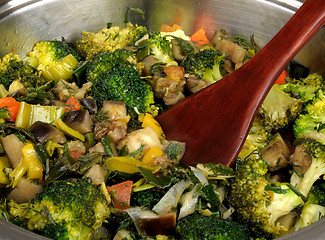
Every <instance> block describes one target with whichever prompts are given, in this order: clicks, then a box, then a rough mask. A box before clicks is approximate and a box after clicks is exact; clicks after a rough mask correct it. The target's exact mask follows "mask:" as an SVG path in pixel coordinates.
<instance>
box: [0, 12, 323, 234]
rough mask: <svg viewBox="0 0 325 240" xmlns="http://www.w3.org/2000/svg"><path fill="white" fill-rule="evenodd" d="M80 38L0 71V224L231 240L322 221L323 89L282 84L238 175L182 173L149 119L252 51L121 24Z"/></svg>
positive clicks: (219, 40)
mask: <svg viewBox="0 0 325 240" xmlns="http://www.w3.org/2000/svg"><path fill="white" fill-rule="evenodd" d="M129 10H132V11H140V10H138V9H132V8H129ZM140 12H141V11H140ZM82 35H84V37H83V38H82V39H80V40H79V41H77V42H76V44H75V45H73V44H70V43H68V42H66V41H65V40H61V41H59V40H52V41H40V42H38V43H36V44H35V46H34V48H33V49H32V50H31V52H30V53H29V54H27V55H28V57H26V58H25V59H24V60H21V59H20V57H19V56H17V55H15V54H14V53H11V54H8V55H6V56H5V57H4V58H3V59H2V61H1V62H0V84H1V85H0V97H1V98H0V139H1V145H0V192H1V201H0V217H1V218H3V219H6V220H7V221H10V222H13V223H15V224H17V225H19V226H22V227H24V228H26V229H28V230H30V231H33V232H35V233H38V234H41V235H43V236H46V237H49V238H52V239H94V240H95V239H167V240H173V239H188V240H190V239H191V240H192V239H227V240H228V239H229V240H230V239H271V238H275V237H279V236H282V235H285V234H287V233H289V232H291V231H294V230H298V229H301V228H303V227H306V226H308V225H309V224H311V223H312V222H315V221H317V220H319V219H320V218H322V217H323V216H324V215H325V204H324V196H325V194H324V192H325V191H324V189H325V188H324V184H325V183H324V174H325V166H324V156H325V155H324V153H325V147H324V144H325V138H324V136H323V135H324V133H323V129H324V127H323V125H324V121H323V119H324V117H323V115H324V111H323V105H324V104H323V102H324V96H323V95H324V93H323V91H324V84H323V78H322V76H321V75H319V74H317V73H313V74H310V75H306V69H305V68H303V67H302V66H301V65H298V64H296V63H294V64H290V65H289V68H287V69H286V70H285V71H283V75H282V76H281V77H280V78H279V81H278V82H277V83H276V84H275V85H274V86H273V87H272V89H271V91H270V93H269V94H268V96H267V98H266V99H265V101H264V103H263V105H262V107H261V108H260V111H259V112H258V115H257V116H256V118H255V120H254V122H253V125H252V127H251V129H250V131H249V134H248V136H247V138H246V141H245V143H244V145H243V147H242V149H241V151H240V153H239V155H238V161H237V162H236V165H235V166H233V167H232V168H230V167H228V166H224V165H222V164H216V163H207V164H201V163H198V164H197V165H196V167H186V166H184V165H183V164H182V163H181V159H182V157H183V155H184V154H185V151H186V145H185V143H181V142H177V141H172V140H170V139H168V138H166V136H165V135H164V131H163V129H162V128H161V126H160V125H159V123H158V122H157V121H156V120H155V116H157V114H159V113H160V112H162V111H165V110H166V109H168V107H170V106H172V105H174V104H176V103H178V102H179V101H182V100H183V99H185V98H186V97H187V96H189V95H190V94H191V93H193V92H197V91H199V90H201V89H203V88H205V87H207V86H208V85H210V84H213V83H215V82H216V81H219V80H220V79H222V78H223V76H225V75H226V74H229V73H231V72H233V71H235V69H237V68H239V67H240V66H242V65H243V64H245V62H246V61H248V60H249V59H250V58H251V57H252V56H254V54H255V53H256V52H257V51H258V50H259V48H258V47H257V46H256V45H255V42H254V41H253V39H251V42H249V41H247V40H246V39H244V38H242V37H240V36H237V35H235V36H229V35H228V34H227V33H226V32H225V31H224V30H218V31H216V33H215V34H214V36H213V37H212V39H210V40H209V39H208V38H207V36H206V34H205V30H204V29H200V30H199V31H198V32H196V33H195V34H193V35H192V36H187V35H186V33H185V32H184V31H183V30H182V29H181V27H180V26H177V25H173V26H169V25H163V26H162V29H161V31H160V32H157V31H147V29H146V28H145V27H142V26H138V25H132V24H131V23H127V24H126V26H125V27H124V28H120V27H116V26H108V27H107V28H104V29H102V30H101V31H100V32H98V33H89V32H83V33H82ZM295 68H298V69H297V70H295ZM287 73H288V74H289V75H288V74H287ZM292 74H294V75H292ZM301 74H302V75H301ZM207 111H208V110H207ZM194 162H195V160H194Z"/></svg>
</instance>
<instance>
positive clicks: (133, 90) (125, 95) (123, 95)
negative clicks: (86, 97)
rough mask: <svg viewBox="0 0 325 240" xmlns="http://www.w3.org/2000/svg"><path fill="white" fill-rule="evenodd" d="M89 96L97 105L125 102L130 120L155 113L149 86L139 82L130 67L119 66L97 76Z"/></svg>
mask: <svg viewBox="0 0 325 240" xmlns="http://www.w3.org/2000/svg"><path fill="white" fill-rule="evenodd" d="M91 96H92V97H93V98H95V99H96V100H97V102H98V103H99V105H101V104H102V102H103V101H104V100H112V101H123V102H125V104H126V106H127V109H128V113H129V115H130V116H131V118H133V119H136V116H137V115H138V114H140V113H145V112H150V113H153V115H157V113H155V107H154V105H153V104H154V96H153V92H152V90H151V88H150V86H149V85H147V84H146V82H144V81H143V80H141V78H140V75H139V73H138V72H137V71H136V70H135V69H134V68H133V67H132V66H119V67H116V68H113V69H112V70H111V71H107V72H104V73H101V74H99V75H98V77H97V80H96V81H95V82H94V83H93V86H92V91H91Z"/></svg>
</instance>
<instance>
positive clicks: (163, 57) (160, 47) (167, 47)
mask: <svg viewBox="0 0 325 240" xmlns="http://www.w3.org/2000/svg"><path fill="white" fill-rule="evenodd" d="M138 48H139V49H140V51H149V53H150V54H151V55H152V56H153V57H154V58H155V59H156V60H157V61H158V62H161V63H163V64H166V65H167V66H168V65H175V66H177V65H178V63H177V62H176V61H175V59H174V58H173V54H172V44H171V41H170V40H168V39H167V36H164V35H162V34H161V33H160V32H155V31H152V32H150V33H149V38H148V39H146V40H144V41H143V42H141V43H140V44H139V46H138ZM147 48H148V49H147ZM139 54H140V53H139Z"/></svg>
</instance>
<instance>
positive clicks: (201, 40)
mask: <svg viewBox="0 0 325 240" xmlns="http://www.w3.org/2000/svg"><path fill="white" fill-rule="evenodd" d="M191 41H192V42H198V44H199V45H202V44H207V43H209V40H208V38H207V36H206V34H205V30H204V29H203V28H200V29H199V30H198V31H197V32H195V33H194V34H193V35H192V36H191Z"/></svg>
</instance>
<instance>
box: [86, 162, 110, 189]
mask: <svg viewBox="0 0 325 240" xmlns="http://www.w3.org/2000/svg"><path fill="white" fill-rule="evenodd" d="M107 173H108V171H107V170H106V169H105V168H103V167H102V166H100V165H99V164H95V165H93V166H92V167H91V168H90V169H89V170H88V171H87V172H86V174H85V176H86V177H89V178H90V179H91V181H92V183H93V184H95V185H100V184H102V183H103V182H105V179H106V176H107Z"/></svg>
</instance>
